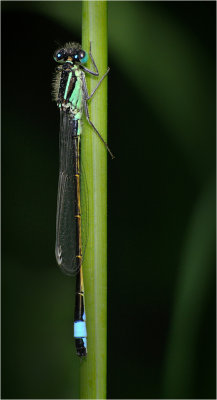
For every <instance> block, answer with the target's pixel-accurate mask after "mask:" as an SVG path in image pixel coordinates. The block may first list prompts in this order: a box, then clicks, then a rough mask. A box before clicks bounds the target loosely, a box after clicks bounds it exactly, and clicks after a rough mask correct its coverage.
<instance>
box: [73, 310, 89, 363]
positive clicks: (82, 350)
mask: <svg viewBox="0 0 217 400" xmlns="http://www.w3.org/2000/svg"><path fill="white" fill-rule="evenodd" d="M83 318H85V314H84V316H83ZM74 338H75V346H76V350H77V355H78V356H79V357H85V356H86V355H87V328H86V321H85V320H80V321H75V322H74Z"/></svg>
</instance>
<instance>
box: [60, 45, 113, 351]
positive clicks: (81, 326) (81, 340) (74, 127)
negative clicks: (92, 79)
mask: <svg viewBox="0 0 217 400" xmlns="http://www.w3.org/2000/svg"><path fill="white" fill-rule="evenodd" d="M89 55H90V59H91V61H92V63H93V66H94V70H95V71H91V70H90V69H88V68H86V67H85V66H84V64H85V63H86V62H87V59H88V55H87V53H86V52H85V51H84V50H82V48H81V46H80V44H78V43H74V42H73V43H66V44H65V46H64V47H63V48H61V49H59V50H57V51H56V52H55V53H54V60H55V61H56V62H58V63H59V64H61V65H60V66H58V67H57V70H56V76H55V79H54V84H53V88H54V99H55V101H56V102H57V106H58V107H59V109H60V138H59V146H60V166H59V184H58V196H57V217H56V248H55V253H56V259H57V263H58V265H59V267H60V268H61V270H62V271H63V272H65V273H66V274H67V275H75V274H76V293H75V296H76V297H75V312H74V337H75V345H76V349H77V354H78V356H86V354H87V330H86V316H85V303H84V282H83V269H82V261H83V253H84V244H85V243H84V235H82V232H81V225H82V224H81V218H83V213H82V210H81V193H80V188H81V180H82V179H83V176H82V174H81V167H80V166H81V162H80V135H81V133H82V125H81V118H82V114H83V111H84V112H85V115H86V118H87V121H88V122H89V124H90V125H91V126H92V128H93V129H94V131H95V132H96V133H97V135H98V136H99V138H100V139H101V140H102V142H103V143H104V145H105V146H106V148H107V150H108V151H109V153H110V155H111V156H112V158H113V155H112V153H111V151H110V150H109V148H108V146H107V144H106V142H105V141H104V139H103V138H102V136H101V135H100V133H99V132H98V130H97V129H96V128H95V126H94V125H93V123H92V122H91V120H90V117H89V112H88V105H87V102H88V100H89V99H90V98H91V97H92V96H93V94H94V93H95V91H96V90H97V88H98V86H99V85H100V83H101V82H102V80H103V79H104V78H105V77H106V75H107V74H108V72H109V69H108V70H107V72H106V73H105V74H104V75H103V77H102V78H101V79H100V81H99V83H98V85H97V86H96V88H95V89H94V91H93V92H92V93H91V94H90V96H89V95H88V90H87V84H86V79H85V72H86V73H89V74H91V75H94V76H99V72H98V69H97V66H96V64H95V62H94V59H93V57H92V54H91V46H90V52H89Z"/></svg>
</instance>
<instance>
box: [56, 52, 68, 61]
mask: <svg viewBox="0 0 217 400" xmlns="http://www.w3.org/2000/svg"><path fill="white" fill-rule="evenodd" d="M53 58H54V60H55V61H56V62H64V61H65V60H66V59H67V52H66V50H65V49H60V50H57V51H55V53H54V56H53Z"/></svg>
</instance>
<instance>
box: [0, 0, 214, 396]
mask: <svg viewBox="0 0 217 400" xmlns="http://www.w3.org/2000/svg"><path fill="white" fill-rule="evenodd" d="M108 18H109V19H108V29H109V66H110V67H111V73H110V75H109V80H108V89H109V109H108V112H109V130H108V135H109V138H108V140H109V145H110V147H111V149H112V151H113V152H114V154H115V155H116V159H115V160H114V161H111V160H110V159H109V160H108V173H109V176H108V240H109V242H108V244H109V247H108V397H109V398H215V355H216V351H215V107H216V105H215V87H216V82H215V48H216V43H215V24H216V21H215V18H216V4H215V2H110V3H109V5H108ZM73 40H75V41H80V40H81V3H80V2H23V3H22V2H8V3H6V2H3V3H2V223H3V230H2V397H3V398H73V397H77V396H78V387H79V385H78V367H79V363H80V361H79V360H78V359H77V358H76V355H75V349H74V344H73V340H72V317H73V301H74V299H73V297H74V296H73V290H74V283H73V281H72V280H71V279H69V278H67V277H65V276H63V275H62V274H61V273H60V272H59V271H58V268H57V267H56V261H55V256H54V242H55V213H56V192H57V179H58V126H59V115H58V111H57V109H56V106H55V104H54V103H52V102H51V95H50V92H51V79H52V74H53V72H54V68H55V65H54V62H53V59H52V55H53V51H54V50H55V49H56V47H58V45H59V43H60V44H63V43H64V42H66V41H73ZM57 43H58V44H57ZM100 72H101V74H102V73H103V72H104V71H100ZM93 101H94V99H93Z"/></svg>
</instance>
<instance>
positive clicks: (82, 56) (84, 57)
mask: <svg viewBox="0 0 217 400" xmlns="http://www.w3.org/2000/svg"><path fill="white" fill-rule="evenodd" d="M78 59H79V61H80V62H81V63H82V64H85V63H86V62H87V60H88V55H87V53H86V52H85V51H84V50H80V51H79V52H78Z"/></svg>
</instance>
